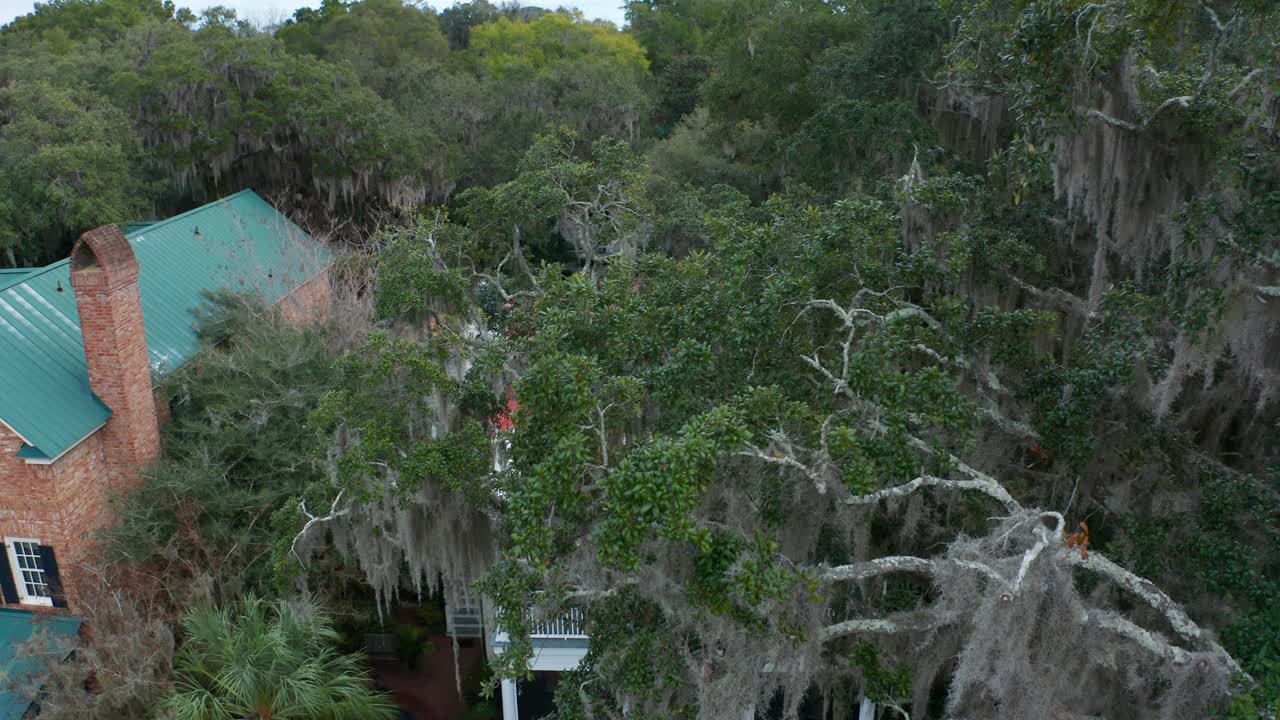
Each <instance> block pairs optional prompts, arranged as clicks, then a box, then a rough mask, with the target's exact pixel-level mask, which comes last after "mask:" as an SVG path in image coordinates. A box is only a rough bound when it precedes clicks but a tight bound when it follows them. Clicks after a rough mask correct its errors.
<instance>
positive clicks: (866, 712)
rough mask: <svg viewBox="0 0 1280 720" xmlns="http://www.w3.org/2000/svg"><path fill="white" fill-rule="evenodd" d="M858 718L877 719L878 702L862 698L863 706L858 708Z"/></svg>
mask: <svg viewBox="0 0 1280 720" xmlns="http://www.w3.org/2000/svg"><path fill="white" fill-rule="evenodd" d="M858 720H876V704H875V703H873V702H871V701H870V700H868V699H866V698H865V697H864V698H862V707H861V708H860V709H859V710H858Z"/></svg>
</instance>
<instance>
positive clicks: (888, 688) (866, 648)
mask: <svg viewBox="0 0 1280 720" xmlns="http://www.w3.org/2000/svg"><path fill="white" fill-rule="evenodd" d="M849 663H850V664H851V665H854V666H855V667H857V668H858V669H859V670H861V671H862V680H863V683H864V690H863V694H864V695H866V696H867V697H869V698H871V699H872V700H874V701H876V702H885V701H889V702H896V701H899V700H901V699H902V698H905V697H909V696H910V694H911V672H910V670H908V669H907V668H896V669H890V668H887V667H885V666H884V664H883V662H882V661H881V659H880V655H879V653H878V652H876V648H875V646H874V645H872V644H870V643H862V644H861V645H858V646H857V647H855V648H854V650H853V652H852V653H850V654H849Z"/></svg>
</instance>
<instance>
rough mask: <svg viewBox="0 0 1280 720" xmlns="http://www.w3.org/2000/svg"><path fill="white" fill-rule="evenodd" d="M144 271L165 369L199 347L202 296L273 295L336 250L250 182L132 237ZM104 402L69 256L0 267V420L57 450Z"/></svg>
mask: <svg viewBox="0 0 1280 720" xmlns="http://www.w3.org/2000/svg"><path fill="white" fill-rule="evenodd" d="M127 237H128V239H129V242H130V245H131V246H132V248H133V252H134V255H135V256H136V257H137V260H138V266H139V269H140V273H139V279H138V286H139V294H140V295H141V298H142V315H143V324H144V326H145V328H146V334H147V350H148V353H149V356H150V358H149V359H150V362H151V370H152V374H153V376H155V377H160V376H163V375H165V374H166V373H169V372H171V371H173V370H174V369H176V368H178V367H181V366H182V365H183V364H184V363H185V362H186V361H187V360H189V359H191V357H192V356H193V355H195V353H196V352H197V351H198V349H199V342H198V339H197V337H196V325H197V322H198V321H197V318H196V313H197V311H198V310H200V309H201V308H202V307H204V306H205V304H206V302H207V300H206V298H205V293H206V292H209V291H214V290H221V289H227V290H232V291H235V292H244V293H256V294H260V295H261V296H263V298H264V299H265V300H266V301H267V302H270V303H274V302H277V301H279V300H280V299H281V298H283V297H284V296H285V295H287V294H289V293H290V292H291V291H293V290H294V289H296V288H298V287H299V286H301V285H302V284H303V283H305V282H306V281H307V280H310V279H311V278H312V277H314V276H315V275H317V274H318V273H320V272H321V271H323V270H324V269H325V268H326V267H328V265H329V264H330V263H331V261H332V256H331V255H330V254H329V252H328V251H327V250H325V249H324V248H323V247H322V246H321V245H320V244H319V243H316V242H315V241H314V240H312V238H311V237H310V236H309V235H307V234H306V233H305V232H303V231H302V229H301V228H299V227H298V226H297V225H295V224H294V223H292V222H290V221H289V219H288V218H286V217H284V216H283V215H281V214H280V213H278V212H277V211H276V210H275V208H273V207H271V205H269V204H268V203H267V202H266V201H264V200H263V199H262V198H261V197H259V196H258V195H257V194H256V193H254V192H253V191H252V190H244V191H241V192H239V193H236V194H235V195H231V196H229V197H226V198H223V199H222V200H219V201H217V202H214V203H210V204H208V205H205V206H203V207H199V208H196V209H194V210H191V211H189V212H185V213H183V214H181V215H177V216H175V217H172V218H169V219H168V220H163V221H160V222H156V223H151V224H147V225H144V226H141V227H137V228H135V229H133V230H132V232H130V233H128V234H127ZM110 415H111V411H110V410H109V409H108V408H107V407H106V406H105V405H103V404H102V402H101V401H100V400H98V398H97V397H96V396H95V395H94V394H93V392H92V390H90V388H89V374H88V370H87V369H86V366H85V358H84V344H83V340H82V338H81V334H80V317H79V313H78V312H77V310H76V302H75V294H74V291H73V289H72V287H71V273H70V264H69V262H68V261H67V260H62V261H60V262H56V263H54V264H52V265H48V266H46V267H44V268H39V269H34V270H32V271H31V272H29V273H26V274H24V275H22V276H20V277H18V279H17V280H8V279H6V277H5V276H0V420H3V422H4V423H5V424H6V425H8V426H9V427H10V428H11V429H12V430H13V431H14V432H15V433H17V434H18V435H19V437H21V438H22V439H23V441H24V442H25V443H26V444H27V445H29V446H32V448H33V450H31V451H26V452H28V453H29V456H30V457H37V458H39V457H47V458H57V457H58V456H60V455H61V454H62V453H64V452H66V451H67V450H68V449H70V448H71V447H73V446H75V445H76V444H77V443H79V442H80V441H81V440H82V439H84V438H85V437H86V436H87V435H89V434H90V433H92V432H93V431H94V430H96V429H97V428H98V427H100V426H101V425H102V424H103V423H104V422H106V420H107V418H108V417H110Z"/></svg>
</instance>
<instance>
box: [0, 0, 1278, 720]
mask: <svg viewBox="0 0 1280 720" xmlns="http://www.w3.org/2000/svg"><path fill="white" fill-rule="evenodd" d="M626 17H627V25H626V27H625V28H622V29H619V28H616V27H614V26H613V25H611V24H609V23H602V22H593V21H589V20H588V19H586V18H585V17H584V16H583V15H582V14H581V13H578V12H576V11H572V10H555V11H550V10H544V9H540V8H534V7H520V6H518V5H513V4H504V5H502V6H494V5H491V4H489V3H488V2H486V0H473V1H472V2H468V3H462V4H456V5H453V6H452V7H448V8H446V9H443V10H441V11H439V12H436V11H435V10H432V9H431V8H429V7H427V6H426V5H425V4H424V5H421V6H419V5H414V4H405V3H402V2H400V0H363V1H360V2H342V1H340V0H325V2H323V4H322V5H321V6H320V7H319V8H317V9H304V10H299V11H298V12H297V13H296V14H295V15H294V16H293V17H292V18H290V19H288V20H286V21H284V22H282V23H280V24H278V25H275V26H271V27H259V26H255V25H253V24H250V23H246V22H244V21H241V20H239V19H237V18H236V16H235V14H234V13H232V12H230V11H227V10H225V9H213V10H208V11H205V12H203V13H202V14H200V15H195V14H193V13H191V12H189V11H187V10H183V9H179V8H176V7H175V6H174V5H173V4H172V3H171V2H164V3H161V2H157V1H155V0H102V1H90V0H55V1H54V2H49V3H45V4H40V5H38V6H37V9H36V11H35V12H34V13H32V14H31V15H28V16H25V17H22V18H19V19H17V20H15V21H14V22H13V23H12V24H10V25H8V26H6V27H4V28H3V29H2V30H0V250H2V251H3V252H0V266H7V265H35V264H41V263H45V262H49V261H52V260H54V259H57V258H59V257H62V256H63V255H64V254H65V253H66V252H67V250H68V248H69V246H70V242H71V241H72V240H74V238H75V237H76V236H77V235H78V233H80V232H82V231H83V230H85V229H86V228H89V227H93V226H95V225H97V224H101V223H105V222H117V221H123V220H128V219H136V218H144V217H159V216H165V215H168V214H171V213H174V212H177V211H180V210H184V209H187V208H190V207H193V206H195V205H197V204H200V203H203V202H206V201H208V200H211V199H214V198H217V197H220V196H223V195H226V194H229V193H231V192H235V191H237V190H239V189H241V188H243V187H253V188H255V189H257V190H258V191H259V192H261V193H262V194H263V195H264V196H266V197H269V198H271V199H272V200H273V202H274V203H275V204H276V205H277V206H278V207H280V208H281V209H282V210H284V211H286V212H289V213H290V214H292V215H293V216H294V217H296V218H297V219H298V220H299V222H301V223H303V224H304V226H305V227H307V228H309V229H310V230H312V232H313V233H314V234H315V235H317V236H318V237H324V238H327V239H328V241H329V242H330V243H332V245H333V247H335V248H336V249H338V250H340V252H341V256H342V259H341V260H340V262H339V264H338V265H337V266H336V268H335V271H334V272H335V275H334V280H335V283H336V285H337V290H338V293H337V298H336V300H335V306H334V307H333V308H332V310H331V313H330V318H329V322H328V323H327V325H326V326H324V327H321V328H297V327H293V326H290V325H288V324H287V323H284V322H282V321H281V320H280V318H278V317H275V316H274V315H273V313H272V312H270V311H269V310H267V309H266V308H263V307H261V306H260V305H258V304H256V302H255V300H254V299H253V298H232V297H221V298H218V300H217V303H218V308H219V310H218V312H216V313H214V314H212V315H211V316H210V318H209V319H208V320H207V322H206V323H205V325H204V330H203V332H204V333H205V334H206V336H207V338H208V345H209V347H208V350H207V351H206V352H205V353H204V354H203V355H202V357H201V358H200V359H199V361H197V362H195V363H193V364H192V365H191V366H190V367H187V368H184V369H183V370H182V371H180V372H178V373H177V374H175V376H173V377H171V378H169V379H168V381H167V382H166V385H165V390H166V392H167V393H168V394H169V397H171V398H172V401H171V404H172V408H173V420H172V422H171V423H170V424H169V425H168V426H167V427H166V428H165V431H164V432H165V453H164V457H163V459H162V460H161V461H159V462H158V463H157V464H156V465H155V466H154V467H152V468H150V469H149V470H148V472H147V473H146V475H147V478H146V482H145V484H144V486H143V487H142V488H141V489H140V490H138V491H137V492H135V493H133V494H131V495H129V496H127V497H123V498H120V500H119V504H118V507H117V508H116V510H117V513H118V517H119V522H118V524H117V525H116V526H115V527H114V528H112V529H110V530H109V531H108V532H106V533H105V534H104V536H103V538H102V541H103V542H102V545H103V548H104V553H103V560H102V568H101V569H100V572H98V573H97V575H96V576H97V577H98V578H99V581H100V582H101V583H102V587H101V588H100V590H99V591H98V592H97V593H95V594H96V596H97V597H99V598H101V599H102V601H101V602H100V603H99V604H98V606H96V607H95V608H94V610H93V612H91V613H90V615H89V619H90V622H91V623H95V627H96V628H98V629H97V630H95V632H94V634H93V637H92V639H91V640H89V641H88V644H87V645H86V647H85V648H83V649H82V651H80V652H78V653H77V654H76V656H75V657H74V658H73V659H72V661H71V662H69V663H67V664H65V665H63V666H62V667H61V668H60V669H59V671H58V674H57V676H56V677H55V678H54V680H52V681H51V683H50V687H49V689H48V698H47V700H46V702H45V703H44V714H43V715H42V716H41V717H46V716H48V717H55V718H57V717H68V718H72V717H74V718H150V717H180V718H192V719H193V720H194V719H199V720H211V719H213V718H240V717H249V716H253V717H262V718H266V717H272V716H275V717H303V716H306V717H333V718H348V717H349V718H357V717H387V715H386V713H387V712H389V710H388V708H387V707H386V705H385V700H383V699H381V698H380V697H379V696H376V695H370V696H369V697H368V698H363V696H361V695H360V692H361V691H360V690H359V688H354V687H346V686H343V687H338V686H337V685H336V684H330V685H327V686H325V688H326V689H325V691H326V692H329V696H328V697H339V696H340V697H342V698H345V699H346V700H348V701H349V702H347V705H343V706H341V707H339V705H338V704H333V705H332V706H331V708H332V709H330V710H326V711H324V712H321V711H313V714H311V715H306V714H303V715H288V714H286V713H285V712H284V711H282V710H279V709H275V710H273V709H271V708H267V709H265V710H264V706H263V704H262V703H264V702H266V703H268V704H269V703H270V702H280V703H285V702H290V701H293V702H301V701H300V700H298V699H297V698H296V697H294V698H293V699H292V700H290V698H287V697H283V695H287V693H277V694H276V695H272V692H271V691H257V690H255V689H254V688H255V687H258V686H253V687H250V685H249V684H248V683H250V680H252V681H253V682H257V683H259V685H260V686H261V687H271V686H273V685H274V686H275V687H277V688H278V687H282V686H283V687H290V688H292V687H294V684H293V683H295V682H299V681H297V679H296V678H289V679H286V680H282V681H278V682H277V681H275V680H273V679H272V677H271V676H270V675H269V674H262V675H257V674H254V672H255V671H254V670H253V668H252V666H251V664H250V663H242V662H237V661H236V659H235V657H234V656H235V653H234V652H230V653H229V650H228V648H233V647H252V646H253V640H252V638H253V637H255V636H267V635H271V633H272V632H275V631H268V630H263V629H262V628H265V627H267V626H271V625H272V624H273V623H274V624H275V625H278V626H284V627H287V628H290V629H291V630H290V632H294V636H293V637H295V641H296V642H295V644H294V645H293V646H291V647H289V648H288V649H289V650H290V651H291V652H294V653H299V657H302V658H304V659H305V658H306V657H309V656H314V657H315V658H316V661H315V662H316V663H320V662H321V661H323V662H324V663H327V664H326V665H325V666H324V667H323V668H321V669H319V670H315V671H314V672H316V673H323V672H331V673H333V674H334V675H335V676H340V677H343V678H347V679H348V680H350V678H351V677H353V676H357V677H358V675H359V672H360V671H359V669H358V667H356V665H358V656H351V655H345V654H342V652H338V651H336V650H334V649H333V647H332V643H329V644H326V642H327V641H326V640H325V638H330V639H332V637H333V636H334V635H335V633H334V631H333V630H332V628H331V627H330V624H331V623H330V619H329V616H328V615H326V614H325V613H323V612H321V611H319V610H315V609H312V610H310V611H308V612H302V616H303V618H304V619H302V620H299V619H298V618H297V617H296V615H297V614H298V613H299V610H298V609H297V607H296V605H297V604H296V603H294V602H293V601H294V600H295V599H296V598H299V597H306V598H308V602H307V603H305V604H306V605H307V606H308V607H310V606H323V607H326V608H329V609H330V611H331V612H335V613H337V614H338V615H339V616H341V614H342V613H343V612H345V611H346V609H348V608H350V607H351V606H353V605H357V604H359V602H362V601H361V600H359V598H364V599H365V600H363V602H367V603H368V604H369V605H371V606H374V607H376V608H378V609H379V610H380V611H383V612H385V611H387V610H389V609H390V608H392V607H394V606H395V605H396V604H397V603H398V602H400V601H401V600H402V599H407V598H417V597H422V596H428V595H432V594H435V595H442V596H443V597H445V598H446V599H448V600H450V601H453V600H455V599H458V598H460V597H461V596H462V594H463V593H464V592H465V591H467V590H471V591H474V592H479V593H483V595H484V597H486V598H487V599H488V602H489V603H490V604H491V606H492V607H493V608H494V609H495V612H496V620H497V622H498V623H499V624H500V625H501V627H502V628H503V629H504V630H506V631H508V632H509V633H510V636H511V650H509V651H508V652H506V653H504V654H502V655H501V656H499V657H497V658H496V659H495V660H494V662H493V664H492V666H491V667H490V668H489V670H488V673H489V674H488V676H487V677H486V678H485V679H484V680H483V681H482V684H483V685H485V687H487V688H488V689H489V690H492V687H493V683H494V682H496V680H497V679H498V678H502V677H515V676H525V675H527V674H528V671H529V666H528V662H529V651H530V649H531V647H532V645H531V641H530V639H529V634H530V632H531V629H532V627H533V625H534V623H535V622H536V621H537V620H538V619H539V618H544V619H545V618H554V617H557V616H562V615H564V614H565V613H567V612H569V611H570V609H581V610H583V611H585V617H586V618H587V627H588V629H589V632H590V637H591V640H590V642H591V646H590V651H589V653H588V655H587V659H586V660H585V661H584V662H583V664H582V665H581V666H579V668H578V669H577V670H575V671H573V672H571V673H568V674H567V675H566V676H565V678H564V680H563V682H561V683H560V685H559V687H558V690H557V695H556V704H557V708H558V709H557V710H556V711H555V715H554V717H555V718H557V720H578V719H580V718H581V719H583V720H589V719H594V718H629V719H635V720H647V719H650V718H653V719H657V718H671V717H690V718H693V717H697V718H707V719H715V720H719V719H721V718H724V719H726V720H739V719H740V718H742V717H743V713H744V712H751V711H752V708H754V711H755V712H756V714H757V716H758V717H760V718H766V717H768V718H788V719H790V718H814V719H816V718H822V719H823V720H825V719H826V718H849V717H852V716H853V715H854V713H856V712H857V706H858V703H859V702H860V701H861V700H862V699H863V698H867V699H870V700H873V701H874V702H875V703H877V705H878V707H879V712H880V715H879V717H881V718H890V717H903V718H912V719H919V718H949V719H950V718H954V719H956V720H960V719H980V718H1029V717H1037V718H1160V719H1166V718H1167V719H1174V718H1236V719H1242V718H1259V717H1265V718H1274V717H1276V716H1277V715H1278V714H1280V128H1278V127H1277V122H1280V5H1277V4H1276V3H1274V2H1272V1H1271V0H1203V1H1198V0H1110V1H1109V2H1084V1H1083V0H847V1H839V0H837V1H823V0H642V1H639V2H633V3H631V4H630V5H628V6H627V8H626ZM353 598H354V599H353ZM212 605H216V606H218V607H219V608H221V609H219V610H216V611H215V610H213V609H211V606H212ZM340 620H341V618H340V617H339V620H338V622H339V624H340ZM273 627H274V626H273ZM299 627H301V630H299V629H298V628H299ZM255 628H256V629H255ZM282 632H284V631H282ZM308 632H311V633H312V634H313V635H315V637H312V635H307V633H308ZM237 633H238V634H237ZM286 634H287V633H286ZM272 636H273V637H274V635H272ZM237 637H239V638H240V639H239V640H237V639H235V638H237ZM317 637H318V638H319V639H316V638H317ZM234 643H241V645H239V646H237V645H235V644H234ZM308 643H310V644H308ZM317 648H318V649H317ZM272 651H273V652H284V650H282V649H281V648H279V647H276V648H274V649H273V650H272ZM255 652H256V651H255ZM263 652H265V651H263ZM218 653H222V655H218ZM228 657H230V659H228ZM254 657H255V658H257V657H259V655H254ZM263 657H265V656H263ZM210 658H213V659H210ZM263 662H264V664H271V663H267V662H266V661H265V660H264V661H263ZM217 663H227V664H229V665H230V666H231V669H229V670H227V671H226V673H224V674H218V671H216V668H217V667H218V665H217ZM299 663H302V664H304V665H305V664H306V663H305V662H304V661H303V660H297V661H296V662H294V664H299ZM277 664H278V662H277ZM276 666H277V665H271V667H273V668H274V667H276ZM210 667H214V668H215V671H210V670H208V668H210ZM261 672H262V673H266V672H267V671H266V670H262V671H261ZM201 673H208V674H210V675H211V676H212V675H214V674H217V677H219V678H222V677H224V675H225V676H227V677H233V678H238V679H239V680H237V682H236V683H230V685H231V686H233V687H234V689H235V691H236V692H241V691H243V693H246V694H247V695H249V696H252V697H256V698H258V703H259V704H258V705H257V707H256V710H255V708H254V707H253V703H252V702H250V703H249V705H248V706H242V705H236V704H235V703H234V702H230V701H227V702H223V699H220V696H219V693H229V692H230V691H229V690H227V684H226V683H223V684H219V683H213V682H206V681H205V680H203V679H202V675H201ZM86 676H92V677H93V685H94V690H93V692H90V693H86V692H84V690H83V688H84V687H85V677H86ZM308 677H312V676H311V675H308ZM246 678H248V679H246ZM240 680H243V681H244V682H243V683H242V682H240ZM451 682H452V681H451ZM356 685H358V683H356ZM335 688H336V689H335ZM255 692H256V693H257V694H256V695H255V694H254V693H255ZM317 692H319V691H318V690H317ZM202 693H203V694H202ZM266 696H271V697H272V698H273V699H271V700H270V701H267V700H262V699H261V698H263V697H266ZM352 698H363V699H360V700H359V702H356V701H355V700H351V699H352ZM348 706H350V707H348ZM246 707H247V709H245V708H246ZM236 708H239V709H236ZM224 710H225V712H223V711H224ZM255 711H256V712H257V713H258V714H257V715H251V713H253V712H255ZM220 713H221V714H220ZM324 713H328V714H324ZM476 717H480V715H476Z"/></svg>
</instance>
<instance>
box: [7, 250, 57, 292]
mask: <svg viewBox="0 0 1280 720" xmlns="http://www.w3.org/2000/svg"><path fill="white" fill-rule="evenodd" d="M70 261H71V258H62V259H61V260H58V261H56V262H52V263H49V264H48V265H45V266H44V267H38V268H31V272H29V273H27V274H26V275H22V276H20V277H18V278H17V279H15V280H14V281H13V282H11V283H4V282H0V290H8V289H9V288H11V287H14V286H15V285H21V284H22V283H24V282H26V281H28V280H30V279H31V278H33V277H37V276H40V275H43V274H45V273H47V272H49V271H50V270H53V269H54V268H58V267H61V266H63V265H66V264H67V263H68V262H70Z"/></svg>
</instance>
